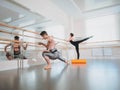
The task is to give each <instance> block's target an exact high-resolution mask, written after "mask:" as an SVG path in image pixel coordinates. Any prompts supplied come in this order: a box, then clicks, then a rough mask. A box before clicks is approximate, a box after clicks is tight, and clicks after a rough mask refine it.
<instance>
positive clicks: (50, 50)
mask: <svg viewBox="0 0 120 90" xmlns="http://www.w3.org/2000/svg"><path fill="white" fill-rule="evenodd" d="M40 35H41V36H42V37H43V39H45V40H47V41H48V42H47V45H46V44H44V43H41V42H39V43H38V44H39V45H43V46H45V47H46V50H44V51H43V53H42V56H43V57H44V59H45V60H46V62H47V64H48V65H47V66H46V67H45V68H44V69H45V70H48V69H51V63H50V59H52V60H55V59H59V60H60V61H62V62H64V63H67V64H68V62H67V61H65V59H63V58H62V56H61V53H60V52H59V51H58V50H57V49H56V48H55V41H54V39H53V37H52V36H49V35H48V34H47V32H46V31H42V32H41V33H40Z"/></svg>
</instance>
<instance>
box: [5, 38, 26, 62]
mask: <svg viewBox="0 0 120 90" xmlns="http://www.w3.org/2000/svg"><path fill="white" fill-rule="evenodd" d="M9 46H12V52H11V53H10V52H8V51H7V48H8V47H9ZM27 46H28V44H26V46H24V45H23V44H21V42H20V41H19V36H15V37H14V42H13V43H10V44H8V45H6V46H5V48H4V51H5V52H6V57H7V59H8V60H12V59H15V58H20V59H26V57H25V56H23V54H22V53H21V48H23V49H24V50H26V49H27Z"/></svg>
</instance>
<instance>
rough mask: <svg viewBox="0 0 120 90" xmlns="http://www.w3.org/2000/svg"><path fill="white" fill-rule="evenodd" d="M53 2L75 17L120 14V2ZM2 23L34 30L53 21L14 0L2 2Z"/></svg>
mask: <svg viewBox="0 0 120 90" xmlns="http://www.w3.org/2000/svg"><path fill="white" fill-rule="evenodd" d="M51 2H53V3H54V4H55V5H56V6H57V7H59V8H60V9H61V10H63V11H64V12H65V13H67V14H68V15H70V16H73V17H80V16H86V17H89V16H94V15H98V14H101V13H102V14H103V13H108V12H109V13H108V14H110V12H115V13H116V12H120V0H51ZM36 3H37V2H36ZM0 21H1V22H6V23H8V24H11V25H15V26H20V27H23V28H34V29H38V28H41V27H45V26H46V25H49V24H51V20H48V19H46V17H44V16H42V15H40V14H38V12H37V11H36V12H32V11H31V10H29V9H28V8H27V7H24V6H23V5H21V4H19V3H16V2H14V0H0ZM23 22H24V23H23Z"/></svg>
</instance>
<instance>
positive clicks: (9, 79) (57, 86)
mask: <svg viewBox="0 0 120 90" xmlns="http://www.w3.org/2000/svg"><path fill="white" fill-rule="evenodd" d="M0 90H120V60H89V61H88V62H87V64H86V65H79V66H77V65H68V66H67V65H65V64H64V63H57V64H53V67H52V69H51V70H49V71H46V70H44V69H43V66H34V67H31V68H26V69H23V70H9V71H1V72H0Z"/></svg>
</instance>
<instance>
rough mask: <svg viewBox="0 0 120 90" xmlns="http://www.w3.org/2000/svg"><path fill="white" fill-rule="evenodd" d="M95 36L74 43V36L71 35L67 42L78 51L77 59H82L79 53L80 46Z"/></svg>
mask: <svg viewBox="0 0 120 90" xmlns="http://www.w3.org/2000/svg"><path fill="white" fill-rule="evenodd" d="M92 37H93V36H90V37H87V38H84V39H81V40H76V41H74V34H73V33H70V37H69V39H68V40H67V41H68V42H70V43H71V44H72V45H73V46H75V49H76V52H77V59H79V58H80V53H79V44H80V43H82V42H84V41H86V40H88V39H90V38H92Z"/></svg>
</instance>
